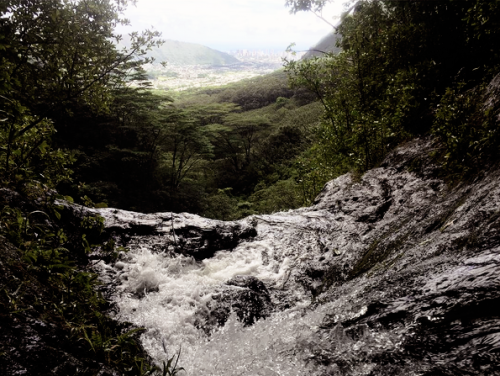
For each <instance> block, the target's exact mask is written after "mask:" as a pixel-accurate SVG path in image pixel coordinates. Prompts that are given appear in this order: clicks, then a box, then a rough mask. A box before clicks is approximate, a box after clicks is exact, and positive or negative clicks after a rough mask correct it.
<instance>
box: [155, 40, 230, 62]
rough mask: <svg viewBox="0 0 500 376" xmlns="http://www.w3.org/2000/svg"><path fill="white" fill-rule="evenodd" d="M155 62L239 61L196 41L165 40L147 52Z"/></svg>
mask: <svg viewBox="0 0 500 376" xmlns="http://www.w3.org/2000/svg"><path fill="white" fill-rule="evenodd" d="M148 55H149V56H150V57H154V58H155V61H156V62H163V61H166V62H167V63H169V64H174V65H229V64H235V63H239V60H238V59H236V58H235V57H233V56H231V55H229V54H227V53H225V52H221V51H217V50H214V49H212V48H209V47H206V46H203V45H201V44H196V43H187V42H179V41H175V40H166V41H165V43H164V44H163V45H162V46H161V47H159V48H157V49H154V50H152V51H150V52H149V53H148Z"/></svg>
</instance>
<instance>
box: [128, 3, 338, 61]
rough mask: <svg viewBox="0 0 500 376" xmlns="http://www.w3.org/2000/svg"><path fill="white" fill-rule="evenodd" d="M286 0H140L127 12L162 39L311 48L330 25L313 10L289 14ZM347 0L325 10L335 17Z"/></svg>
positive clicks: (223, 46)
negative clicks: (157, 33)
mask: <svg viewBox="0 0 500 376" xmlns="http://www.w3.org/2000/svg"><path fill="white" fill-rule="evenodd" d="M285 2H286V0H138V1H137V6H136V7H134V6H130V7H129V9H128V10H127V12H126V13H125V16H126V17H127V18H128V19H130V21H131V23H132V28H125V29H119V30H120V31H121V32H123V33H127V32H130V31H132V30H142V29H145V28H151V27H152V26H153V27H154V28H155V29H156V30H159V31H161V32H162V33H163V35H162V37H163V38H164V39H174V40H178V41H182V42H192V43H200V44H204V45H206V46H208V47H211V48H214V49H218V50H221V51H228V50H234V49H258V48H262V49H264V48H266V49H267V48H270V49H276V50H285V49H286V47H287V46H288V45H289V44H291V43H293V42H295V43H296V45H297V46H296V50H301V49H307V48H309V47H311V46H312V45H314V44H316V42H318V41H319V40H320V39H321V38H322V37H323V36H325V35H326V34H328V33H329V32H330V31H331V30H332V27H331V26H329V25H328V24H326V23H325V22H323V21H322V20H320V19H319V18H317V17H316V16H314V15H313V14H311V13H304V12H302V13H299V14H295V15H293V14H290V13H289V9H288V8H286V7H285ZM344 2H345V0H337V1H335V2H334V3H333V4H332V5H329V7H328V8H327V9H326V10H325V11H324V12H323V16H324V17H325V18H328V19H329V20H332V22H335V19H334V16H335V15H338V14H340V11H341V10H342V9H344V8H343V5H342V4H343V3H344Z"/></svg>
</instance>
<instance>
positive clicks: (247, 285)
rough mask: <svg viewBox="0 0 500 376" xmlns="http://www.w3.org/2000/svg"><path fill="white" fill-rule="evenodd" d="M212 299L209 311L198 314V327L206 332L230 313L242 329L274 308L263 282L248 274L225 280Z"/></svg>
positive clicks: (224, 319)
mask: <svg viewBox="0 0 500 376" xmlns="http://www.w3.org/2000/svg"><path fill="white" fill-rule="evenodd" d="M212 299H213V300H212V302H211V303H210V304H209V307H208V310H205V311H203V312H201V311H200V312H199V313H198V323H197V326H198V327H200V328H201V329H203V330H204V331H205V332H206V333H210V332H211V331H212V330H213V329H214V328H216V327H220V326H223V325H224V324H225V323H226V321H227V319H228V318H229V315H230V314H231V312H234V313H235V314H236V316H237V318H238V320H239V321H241V322H242V323H243V324H244V325H245V326H249V325H252V324H254V323H255V322H256V321H257V320H260V319H263V318H266V317H268V316H269V314H270V313H271V312H272V309H273V304H272V303H271V298H270V295H269V291H268V290H267V288H266V286H265V285H264V283H263V282H262V281H260V280H259V279H257V278H255V277H252V276H247V275H238V276H235V277H233V278H232V279H230V280H229V281H227V282H226V283H225V285H224V286H222V288H221V291H220V292H219V293H218V294H216V295H214V296H212Z"/></svg>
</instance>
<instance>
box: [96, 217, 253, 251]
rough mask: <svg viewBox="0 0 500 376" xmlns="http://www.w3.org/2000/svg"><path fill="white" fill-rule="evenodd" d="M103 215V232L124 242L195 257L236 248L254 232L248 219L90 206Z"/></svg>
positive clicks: (128, 244)
mask: <svg viewBox="0 0 500 376" xmlns="http://www.w3.org/2000/svg"><path fill="white" fill-rule="evenodd" d="M89 210H90V211H91V212H92V213H96V214H99V215H101V216H102V217H103V218H104V226H105V230H106V232H107V233H108V234H109V235H111V236H115V237H117V238H119V239H120V241H121V243H122V244H124V245H127V246H130V245H132V246H133V245H137V246H144V245H149V246H150V247H153V248H155V249H157V250H158V251H164V252H168V251H173V252H175V253H181V254H184V255H190V256H192V257H194V258H195V259H196V260H203V259H206V258H209V257H212V256H213V255H214V254H215V252H217V251H220V250H227V249H233V248H235V247H236V246H237V245H238V243H240V242H241V241H244V240H246V239H250V238H252V237H255V236H256V235H257V232H256V230H255V228H254V227H253V226H251V225H249V224H247V223H238V222H223V221H217V220H212V219H208V218H203V217H200V216H198V215H195V214H189V213H180V214H176V213H155V214H142V213H135V212H131V211H127V210H119V209H111V208H106V209H89Z"/></svg>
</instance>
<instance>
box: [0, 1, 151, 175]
mask: <svg viewBox="0 0 500 376" xmlns="http://www.w3.org/2000/svg"><path fill="white" fill-rule="evenodd" d="M127 5H128V1H126V0H105V1H100V0H85V1H83V0H82V1H78V0H68V1H60V0H23V1H21V0H7V1H4V2H2V4H1V5H0V50H1V51H2V55H1V57H0V72H1V73H0V75H1V77H2V81H1V83H0V110H1V111H2V113H3V114H4V119H2V120H3V122H2V125H3V128H2V132H3V134H4V135H5V136H4V137H2V138H3V141H4V145H2V149H1V150H2V151H1V154H2V155H1V157H2V159H3V164H4V166H5V169H4V170H3V175H4V177H7V178H5V179H6V180H9V179H11V176H12V171H10V166H11V164H10V162H9V161H10V160H11V158H12V155H13V153H17V152H18V150H14V148H16V147H17V146H16V145H17V144H18V143H17V144H16V142H17V140H19V139H20V138H22V137H24V136H25V135H26V134H28V133H30V132H31V133H32V131H33V130H34V129H37V128H38V129H42V128H44V126H43V125H42V124H43V123H46V122H47V120H46V119H47V118H50V119H52V120H54V121H55V127H56V129H57V128H59V127H60V121H58V119H59V118H60V117H61V116H63V115H61V114H66V115H71V114H72V113H73V112H74V111H75V110H77V109H80V108H86V109H88V110H89V111H92V112H95V113H98V112H106V111H108V109H109V105H110V102H111V100H112V94H111V90H112V88H113V87H116V86H120V85H123V83H124V82H125V81H126V80H127V79H128V78H129V77H130V75H131V73H132V72H133V71H136V70H137V69H139V67H140V64H141V63H142V62H143V60H141V59H140V58H141V56H143V55H144V54H145V50H146V49H147V48H149V47H151V46H153V45H154V44H156V43H158V42H159V40H158V36H159V34H158V33H157V32H150V31H145V32H143V33H141V34H139V33H133V34H132V36H131V38H132V43H131V48H130V49H125V50H122V51H118V50H117V48H116V47H115V44H114V43H113V41H116V40H119V39H120V36H119V35H117V34H115V32H114V28H115V26H116V25H117V24H119V23H126V22H127V21H126V20H124V19H121V18H120V14H121V12H122V11H123V10H124V9H125V7H126V6H127ZM35 133H37V134H38V135H39V136H40V135H42V134H44V135H45V136H44V137H45V138H44V139H43V140H42V139H39V140H38V141H37V142H35V143H31V145H32V150H31V151H27V152H26V153H25V155H29V156H32V155H34V154H35V149H36V148H39V146H40V145H41V144H42V143H43V142H47V143H48V142H50V140H49V138H48V137H49V133H50V132H48V133H47V132H45V133H44V132H36V131H35ZM16 169H19V166H16Z"/></svg>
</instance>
